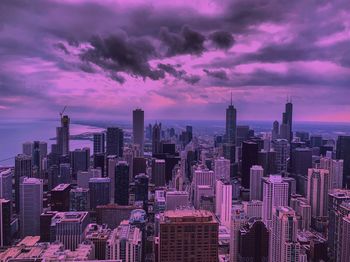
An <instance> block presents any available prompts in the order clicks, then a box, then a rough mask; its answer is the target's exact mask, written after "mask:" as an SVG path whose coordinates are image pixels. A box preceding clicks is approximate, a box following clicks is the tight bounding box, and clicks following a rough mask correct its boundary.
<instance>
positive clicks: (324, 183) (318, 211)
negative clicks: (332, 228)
mask: <svg viewBox="0 0 350 262" xmlns="http://www.w3.org/2000/svg"><path fill="white" fill-rule="evenodd" d="M328 188H329V171H328V170H326V169H315V168H310V169H309V171H308V182H307V199H308V201H309V203H310V205H311V215H312V217H313V218H320V217H326V216H327V215H328V213H327V211H328Z"/></svg>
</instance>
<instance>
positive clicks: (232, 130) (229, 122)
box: [225, 97, 237, 144]
mask: <svg viewBox="0 0 350 262" xmlns="http://www.w3.org/2000/svg"><path fill="white" fill-rule="evenodd" d="M225 135H226V142H227V143H229V144H236V136H237V111H236V108H235V107H234V106H233V105H232V97H231V104H230V105H229V106H228V107H227V109H226V134H225Z"/></svg>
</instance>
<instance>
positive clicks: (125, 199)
mask: <svg viewBox="0 0 350 262" xmlns="http://www.w3.org/2000/svg"><path fill="white" fill-rule="evenodd" d="M129 182H130V181H129V165H128V163H127V162H126V161H119V162H118V163H117V165H116V167H115V184H114V186H112V187H113V188H114V203H116V204H118V205H121V206H127V205H128V204H129Z"/></svg>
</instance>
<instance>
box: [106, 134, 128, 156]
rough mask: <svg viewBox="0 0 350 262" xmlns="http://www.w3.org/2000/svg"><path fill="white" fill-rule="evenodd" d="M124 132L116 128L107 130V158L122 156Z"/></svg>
mask: <svg viewBox="0 0 350 262" xmlns="http://www.w3.org/2000/svg"><path fill="white" fill-rule="evenodd" d="M123 148H124V132H123V130H122V129H120V128H118V127H108V128H107V139H106V154H107V156H112V155H116V156H118V157H122V156H123Z"/></svg>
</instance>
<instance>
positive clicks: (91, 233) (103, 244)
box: [84, 224, 111, 260]
mask: <svg viewBox="0 0 350 262" xmlns="http://www.w3.org/2000/svg"><path fill="white" fill-rule="evenodd" d="M84 234H85V240H87V241H91V242H92V243H93V244H94V249H95V259H96V260H105V259H106V249H107V240H108V238H109V236H110V234H111V229H109V228H108V227H107V225H98V224H89V225H87V227H86V229H85V233H84Z"/></svg>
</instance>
